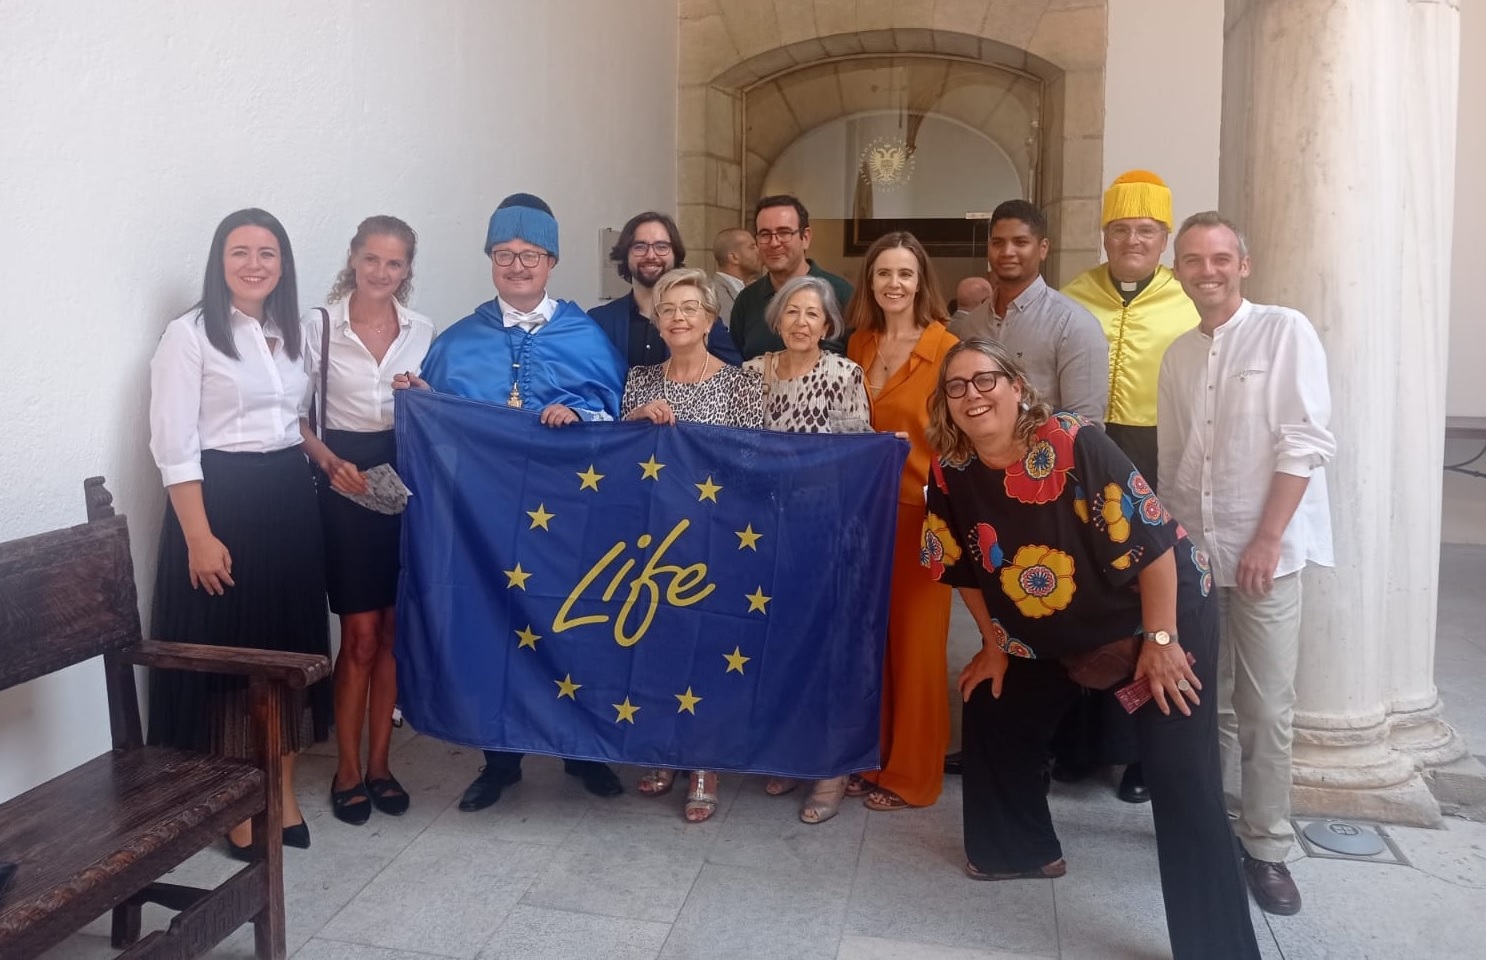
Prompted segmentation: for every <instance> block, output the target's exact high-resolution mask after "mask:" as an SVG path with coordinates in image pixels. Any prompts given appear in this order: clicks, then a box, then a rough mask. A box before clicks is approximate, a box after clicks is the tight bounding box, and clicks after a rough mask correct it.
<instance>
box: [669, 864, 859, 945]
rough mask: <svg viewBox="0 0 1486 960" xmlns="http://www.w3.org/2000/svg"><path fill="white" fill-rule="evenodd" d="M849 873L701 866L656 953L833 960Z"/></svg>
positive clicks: (847, 891)
mask: <svg viewBox="0 0 1486 960" xmlns="http://www.w3.org/2000/svg"><path fill="white" fill-rule="evenodd" d="M850 891H851V873H850V871H849V870H841V871H837V872H832V873H820V872H814V873H809V874H800V873H796V872H794V871H793V870H791V869H789V868H788V867H787V866H785V865H781V866H780V867H779V868H777V869H759V868H756V867H736V866H730V865H720V864H708V865H707V866H705V867H703V868H702V872H701V875H700V876H698V877H697V880H696V883H695V885H694V886H693V887H692V889H691V894H690V895H689V896H688V897H687V898H686V905H685V906H684V907H683V908H682V910H681V915H680V916H679V917H677V918H676V923H675V925H674V927H673V928H672V930H671V936H670V939H668V940H667V941H666V945H665V949H664V950H662V951H661V957H662V958H664V960H693V958H698V957H715V958H718V960H726V958H733V957H736V958H739V960H752V958H757V957H790V958H792V960H834V957H835V956H836V951H837V949H838V948H839V947H840V943H841V928H842V923H843V921H844V919H845V914H846V901H847V897H848V895H849V893H850Z"/></svg>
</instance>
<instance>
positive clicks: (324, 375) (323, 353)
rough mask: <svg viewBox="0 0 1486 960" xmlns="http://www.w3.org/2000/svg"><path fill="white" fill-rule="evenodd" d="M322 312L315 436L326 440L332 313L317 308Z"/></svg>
mask: <svg viewBox="0 0 1486 960" xmlns="http://www.w3.org/2000/svg"><path fill="white" fill-rule="evenodd" d="M315 309H316V310H318V311H319V312H320V389H318V390H316V391H315V405H316V406H317V407H318V408H319V409H318V411H317V412H318V413H319V416H318V417H317V418H316V420H315V436H317V437H319V438H320V439H322V440H323V439H325V392H326V390H328V389H329V387H330V311H329V310H326V309H325V308H324V307H316V308H315Z"/></svg>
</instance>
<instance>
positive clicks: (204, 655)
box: [120, 640, 330, 690]
mask: <svg viewBox="0 0 1486 960" xmlns="http://www.w3.org/2000/svg"><path fill="white" fill-rule="evenodd" d="M120 657H121V659H123V660H124V661H125V662H127V663H132V664H135V665H137V666H141V667H160V668H162V669H166V670H191V671H195V672H197V673H221V674H227V675H229V676H237V677H260V678H263V679H266V680H274V681H278V682H280V683H284V684H286V685H288V686H289V687H290V688H291V689H295V690H299V689H303V688H304V687H307V686H309V685H310V684H312V683H314V682H315V681H317V680H322V679H324V678H325V677H327V676H329V675H330V660H329V659H327V658H326V657H323V656H321V655H320V654H318V653H289V652H285V651H281V650H254V649H251V648H248V647H214V646H208V645H206V644H200V643H170V642H167V641H164V640H146V641H144V642H143V643H140V644H138V645H137V646H134V647H131V648H129V649H128V650H125V651H123V652H122V653H120Z"/></svg>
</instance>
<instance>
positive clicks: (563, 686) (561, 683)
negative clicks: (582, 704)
mask: <svg viewBox="0 0 1486 960" xmlns="http://www.w3.org/2000/svg"><path fill="white" fill-rule="evenodd" d="M552 682H553V683H555V684H557V699H559V700H561V699H562V698H563V697H567V698H568V699H569V700H572V701H573V702H574V703H576V702H577V701H578V698H577V697H575V696H573V694H575V693H577V692H578V691H579V690H581V689H583V684H581V683H574V682H573V675H572V674H571V673H570V674H568V675H567V676H565V677H563V678H562V679H561V680H553V681H552Z"/></svg>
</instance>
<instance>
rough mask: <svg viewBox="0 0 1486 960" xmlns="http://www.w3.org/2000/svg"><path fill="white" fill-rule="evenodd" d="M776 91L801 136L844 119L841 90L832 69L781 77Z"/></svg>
mask: <svg viewBox="0 0 1486 960" xmlns="http://www.w3.org/2000/svg"><path fill="white" fill-rule="evenodd" d="M779 88H780V90H781V91H782V92H783V94H784V99H785V102H786V103H788V104H789V110H790V113H792V114H794V116H795V120H796V121H798V122H799V125H800V129H801V131H802V132H803V131H808V130H812V129H814V128H815V127H818V126H820V125H821V124H823V123H828V122H829V121H831V120H834V119H836V118H837V117H840V116H842V115H843V112H844V111H843V110H842V106H841V86H840V83H839V82H838V80H837V78H836V71H835V68H834V67H830V66H827V67H824V68H816V69H814V70H804V71H801V72H800V73H795V74H791V75H790V76H788V77H783V78H781V79H780V81H779Z"/></svg>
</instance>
